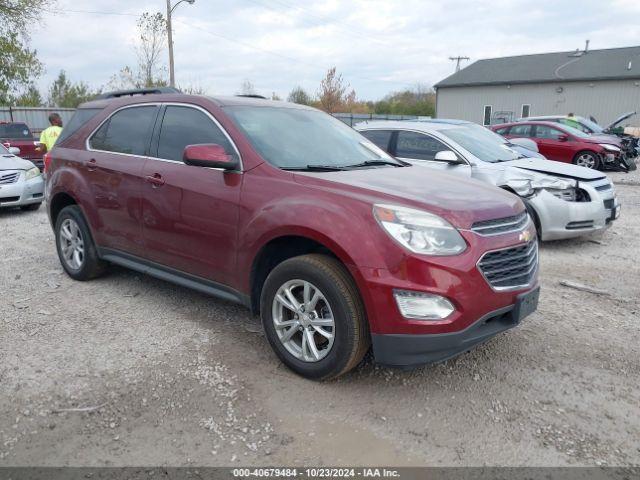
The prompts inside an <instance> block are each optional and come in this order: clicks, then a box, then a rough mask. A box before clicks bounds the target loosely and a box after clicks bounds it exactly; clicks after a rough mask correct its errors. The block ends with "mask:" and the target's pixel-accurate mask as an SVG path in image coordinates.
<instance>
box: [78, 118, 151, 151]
mask: <svg viewBox="0 0 640 480" xmlns="http://www.w3.org/2000/svg"><path fill="white" fill-rule="evenodd" d="M157 108H158V107H156V106H145V107H131V108H125V109H124V110H120V111H119V112H116V113H114V114H113V115H112V116H111V117H110V118H109V120H107V121H106V122H105V123H103V124H102V126H101V127H100V128H99V129H98V131H97V132H96V133H94V134H93V136H92V137H91V139H90V140H89V145H90V146H91V148H93V149H96V150H105V151H107V152H116V153H129V154H131V155H145V154H146V150H147V145H148V144H149V135H150V131H151V124H152V122H153V121H154V120H155V117H156V111H157Z"/></svg>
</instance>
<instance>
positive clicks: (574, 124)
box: [567, 113, 580, 130]
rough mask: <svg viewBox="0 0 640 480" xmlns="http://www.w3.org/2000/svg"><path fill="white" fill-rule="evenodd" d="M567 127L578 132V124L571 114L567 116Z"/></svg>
mask: <svg viewBox="0 0 640 480" xmlns="http://www.w3.org/2000/svg"><path fill="white" fill-rule="evenodd" d="M567 125H569V126H570V127H573V128H577V129H578V130H580V123H579V122H578V120H576V116H575V115H574V114H573V113H570V114H569V115H567Z"/></svg>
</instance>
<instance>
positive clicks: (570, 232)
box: [528, 182, 621, 241]
mask: <svg viewBox="0 0 640 480" xmlns="http://www.w3.org/2000/svg"><path fill="white" fill-rule="evenodd" d="M580 188H581V189H583V190H585V191H586V192H587V193H588V194H589V197H590V198H591V201H589V202H567V201H565V200H562V199H560V198H557V197H555V196H553V195H552V194H551V193H549V192H547V191H545V190H542V191H540V192H539V193H538V194H537V195H535V196H534V197H533V198H530V199H528V201H529V204H530V205H531V206H532V207H533V209H534V210H535V212H536V214H537V215H538V220H539V222H540V230H541V232H540V239H541V240H543V241H546V240H562V239H566V238H574V237H579V236H581V235H585V234H590V233H595V232H599V231H603V230H605V229H607V228H608V227H610V226H611V224H612V223H613V221H614V220H616V219H617V218H618V216H619V215H620V208H621V206H620V202H619V201H618V199H617V197H616V195H615V193H614V190H613V186H612V187H611V189H610V190H608V191H606V192H600V191H598V190H596V189H595V188H594V187H593V186H591V185H588V184H587V183H586V182H584V183H583V182H580Z"/></svg>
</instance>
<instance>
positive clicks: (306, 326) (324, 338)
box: [272, 280, 335, 362]
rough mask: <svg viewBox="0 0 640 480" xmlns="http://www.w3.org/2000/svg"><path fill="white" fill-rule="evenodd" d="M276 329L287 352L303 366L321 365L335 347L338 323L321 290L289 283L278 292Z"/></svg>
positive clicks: (302, 282)
mask: <svg viewBox="0 0 640 480" xmlns="http://www.w3.org/2000/svg"><path fill="white" fill-rule="evenodd" d="M272 318H273V325H274V327H275V330H276V334H277V335H278V339H279V340H280V342H281V343H282V345H283V346H284V347H285V348H286V349H287V351H288V352H289V353H290V354H291V355H293V356H294V357H295V358H297V359H298V360H302V361H303V362H318V361H320V360H322V359H323V358H325V357H326V356H327V355H328V354H329V352H330V351H331V347H333V342H334V338H335V320H334V317H333V313H332V311H331V306H330V305H329V302H328V301H327V298H326V297H325V295H324V294H323V293H322V292H321V291H320V289H319V288H318V287H316V286H315V285H313V284H312V283H311V282H308V281H306V280H289V281H288V282H286V283H284V284H283V285H282V286H281V287H280V288H279V289H278V291H277V292H276V295H275V297H274V299H273V305H272Z"/></svg>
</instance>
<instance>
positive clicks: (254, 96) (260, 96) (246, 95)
mask: <svg viewBox="0 0 640 480" xmlns="http://www.w3.org/2000/svg"><path fill="white" fill-rule="evenodd" d="M236 97H244V98H261V99H262V100H269V99H268V98H267V97H263V96H262V95H258V94H257V93H249V94H241V95H236Z"/></svg>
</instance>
